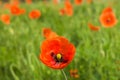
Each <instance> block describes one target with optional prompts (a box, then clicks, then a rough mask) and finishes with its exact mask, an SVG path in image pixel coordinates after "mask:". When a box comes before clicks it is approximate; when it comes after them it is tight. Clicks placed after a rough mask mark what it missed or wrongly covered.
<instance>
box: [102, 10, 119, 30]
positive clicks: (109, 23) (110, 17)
mask: <svg viewBox="0 0 120 80" xmlns="http://www.w3.org/2000/svg"><path fill="white" fill-rule="evenodd" d="M100 22H101V24H102V25H103V26H104V27H106V28H109V27H113V26H114V25H116V24H117V18H116V16H115V14H114V12H113V11H112V9H111V8H105V9H104V10H103V11H102V14H101V15H100Z"/></svg>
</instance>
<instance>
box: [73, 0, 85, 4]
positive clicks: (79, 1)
mask: <svg viewBox="0 0 120 80" xmlns="http://www.w3.org/2000/svg"><path fill="white" fill-rule="evenodd" d="M74 2H75V4H76V5H80V4H82V2H83V0H74Z"/></svg>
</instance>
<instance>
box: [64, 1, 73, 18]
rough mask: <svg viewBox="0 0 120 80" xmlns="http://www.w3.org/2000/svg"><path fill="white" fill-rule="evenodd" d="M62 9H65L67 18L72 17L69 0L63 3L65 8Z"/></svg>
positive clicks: (71, 7)
mask: <svg viewBox="0 0 120 80" xmlns="http://www.w3.org/2000/svg"><path fill="white" fill-rule="evenodd" d="M64 9H65V12H66V14H67V15H68V16H72V15H73V6H72V4H71V3H70V1H69V0H67V1H65V8H64Z"/></svg>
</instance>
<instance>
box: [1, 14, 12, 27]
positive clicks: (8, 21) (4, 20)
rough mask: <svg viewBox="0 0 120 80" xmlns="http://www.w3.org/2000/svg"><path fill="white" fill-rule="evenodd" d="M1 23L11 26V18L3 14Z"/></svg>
mask: <svg viewBox="0 0 120 80" xmlns="http://www.w3.org/2000/svg"><path fill="white" fill-rule="evenodd" d="M1 21H2V22H3V23H5V24H7V25H8V24H10V16H9V15H7V14H2V15H1Z"/></svg>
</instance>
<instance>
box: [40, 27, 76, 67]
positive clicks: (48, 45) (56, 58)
mask: <svg viewBox="0 0 120 80" xmlns="http://www.w3.org/2000/svg"><path fill="white" fill-rule="evenodd" d="M44 30H45V31H44V33H45V37H46V36H47V39H46V40H44V41H43V42H42V44H41V47H40V49H41V54H40V60H41V61H42V62H43V63H44V64H45V65H47V66H48V67H51V68H53V69H62V68H64V67H66V66H67V65H68V64H69V63H70V62H71V61H72V59H73V57H74V54H75V47H74V45H73V44H71V43H70V42H69V41H68V40H67V39H66V38H64V37H62V36H58V35H57V34H56V33H55V32H52V31H51V30H50V29H47V30H46V29H44ZM47 31H48V33H47ZM51 32H52V33H51ZM44 33H43V34H44ZM49 33H50V34H49ZM52 35H53V36H54V35H56V36H54V37H52V38H48V37H49V36H52Z"/></svg>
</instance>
